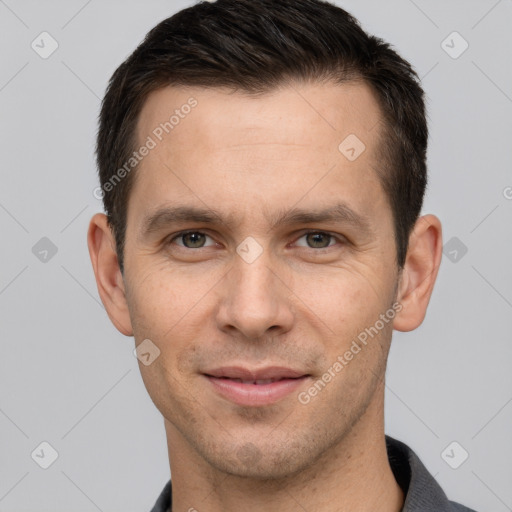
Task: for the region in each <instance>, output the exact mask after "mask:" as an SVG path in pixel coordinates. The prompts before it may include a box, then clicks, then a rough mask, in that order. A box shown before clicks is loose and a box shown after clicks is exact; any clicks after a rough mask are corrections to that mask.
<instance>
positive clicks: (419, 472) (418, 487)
mask: <svg viewBox="0 0 512 512" xmlns="http://www.w3.org/2000/svg"><path fill="white" fill-rule="evenodd" d="M386 448H387V451H388V458H389V464H390V466H391V469H392V471H393V474H394V476H395V479H396V481H397V483H398V485H399V486H400V487H401V488H402V490H403V492H404V495H405V502H404V507H403V508H402V512H475V511H474V510H473V509H470V508H467V507H465V506H464V505H460V504H459V503H455V502H453V501H449V500H448V498H447V497H446V494H445V493H444V491H443V490H442V489H441V487H440V486H439V484H438V483H437V481H436V480H435V479H434V477H433V476H432V475H431V474H430V473H429V472H428V471H427V468H426V467H425V466H424V465H423V463H422V462H421V460H420V459H419V457H418V456H417V455H416V454H415V453H414V451H413V450H412V449H411V448H409V447H408V446H407V445H406V444H405V443H402V442H401V441H398V440H397V439H393V438H392V437H389V436H386ZM171 505H172V489H171V481H170V480H169V481H168V482H167V484H166V485H165V487H164V489H163V491H162V493H161V494H160V496H159V497H158V500H157V501H156V503H155V506H154V507H153V508H152V509H151V512H171Z"/></svg>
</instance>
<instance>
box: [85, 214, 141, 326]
mask: <svg viewBox="0 0 512 512" xmlns="http://www.w3.org/2000/svg"><path fill="white" fill-rule="evenodd" d="M87 245H88V246H89V255H90V257H91V262H92V266H93V269H94V275H95V277H96V285H97V286H98V293H99V294H100V297H101V301H102V302H103V305H104V306H105V309H106V310H107V314H108V316H109V318H110V320H111V322H112V323H113V324H114V325H115V327H116V328H117V330H118V331H119V332H121V333H122V334H124V335H125V336H133V330H132V325H131V321H130V315H129V310H128V305H127V302H126V294H125V287H124V281H123V275H122V274H121V269H120V268H119V261H118V259H117V253H116V250H115V239H114V236H113V234H112V231H111V229H110V226H109V225H108V221H107V217H106V215H104V214H103V213H97V214H96V215H94V217H93V218H92V219H91V222H90V224H89V231H88V233H87Z"/></svg>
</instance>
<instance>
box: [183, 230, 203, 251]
mask: <svg viewBox="0 0 512 512" xmlns="http://www.w3.org/2000/svg"><path fill="white" fill-rule="evenodd" d="M182 240H183V243H184V244H185V245H186V246H187V247H188V245H187V240H189V241H190V242H191V245H192V247H193V248H198V247H202V246H203V245H204V240H205V235H203V234H202V233H187V234H185V235H183V237H182Z"/></svg>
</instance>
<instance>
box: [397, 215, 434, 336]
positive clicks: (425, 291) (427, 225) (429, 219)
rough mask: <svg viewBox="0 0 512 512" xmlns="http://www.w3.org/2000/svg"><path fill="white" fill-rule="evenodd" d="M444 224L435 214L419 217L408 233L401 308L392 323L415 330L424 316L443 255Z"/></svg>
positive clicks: (400, 298) (399, 297)
mask: <svg viewBox="0 0 512 512" xmlns="http://www.w3.org/2000/svg"><path fill="white" fill-rule="evenodd" d="M442 251H443V247H442V227H441V222H440V220H439V219H438V218H437V217H436V216H435V215H424V216H423V217H420V218H419V219H418V221H417V222H416V224H415V225H414V229H413V231H412V233H411V236H410V237H409V248H408V251H407V257H406V261H405V265H404V268H403V271H402V274H401V276H400V282H399V286H398V294H397V301H398V302H399V303H400V304H401V305H402V310H401V311H400V313H399V314H398V315H397V316H396V318H395V321H394V324H393V327H394V329H396V330H398V331H412V330H414V329H416V328H417V327H419V326H420V325H421V323H422V322H423V320H424V318H425V314H426V312H427V306H428V303H429V301H430V297H431V295H432V291H433V289H434V284H435V281H436V278H437V274H438V271H439V267H440V265H441V258H442Z"/></svg>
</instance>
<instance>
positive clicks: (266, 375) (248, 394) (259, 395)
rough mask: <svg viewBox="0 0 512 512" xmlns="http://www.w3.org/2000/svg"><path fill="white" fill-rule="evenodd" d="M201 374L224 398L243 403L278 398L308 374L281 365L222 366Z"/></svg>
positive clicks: (276, 399)
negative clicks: (256, 366) (256, 368)
mask: <svg viewBox="0 0 512 512" xmlns="http://www.w3.org/2000/svg"><path fill="white" fill-rule="evenodd" d="M203 376H204V377H205V378H206V379H207V380H208V381H209V382H210V385H211V386H212V388H213V390H214V391H215V392H216V393H217V394H219V395H220V396H222V397H223V398H224V399H226V400H228V401H230V402H232V403H235V404H237V405H242V406H264V405H270V404H273V403H276V402H278V401H279V400H281V399H283V398H284V397H286V396H288V395H290V394H291V393H293V392H294V391H296V390H297V389H298V388H299V387H300V386H302V385H303V384H304V382H305V381H306V380H308V379H309V378H310V377H311V376H310V374H307V373H304V372H301V371H298V370H293V369H291V368H284V367H277V366H273V367H267V368H263V369H260V370H249V369H248V368H243V367H224V368H217V369H214V370H209V371H207V372H205V373H203Z"/></svg>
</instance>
